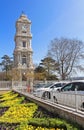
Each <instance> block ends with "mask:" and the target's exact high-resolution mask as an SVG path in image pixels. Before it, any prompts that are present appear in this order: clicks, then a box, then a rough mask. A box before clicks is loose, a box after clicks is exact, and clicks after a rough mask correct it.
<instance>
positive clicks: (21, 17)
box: [17, 12, 31, 23]
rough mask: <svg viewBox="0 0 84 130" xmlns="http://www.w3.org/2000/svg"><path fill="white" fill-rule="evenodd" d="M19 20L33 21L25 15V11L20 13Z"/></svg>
mask: <svg viewBox="0 0 84 130" xmlns="http://www.w3.org/2000/svg"><path fill="white" fill-rule="evenodd" d="M17 22H27V23H31V21H30V20H29V19H28V18H27V15H25V14H24V13H23V12H22V14H21V15H20V18H19V19H18V20H17Z"/></svg>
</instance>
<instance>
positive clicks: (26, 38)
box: [14, 14, 34, 80]
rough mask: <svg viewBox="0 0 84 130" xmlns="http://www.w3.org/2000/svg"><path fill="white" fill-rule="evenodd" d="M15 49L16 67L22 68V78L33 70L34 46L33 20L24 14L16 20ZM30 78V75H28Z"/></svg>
mask: <svg viewBox="0 0 84 130" xmlns="http://www.w3.org/2000/svg"><path fill="white" fill-rule="evenodd" d="M14 40H15V49H14V68H16V69H18V70H20V80H22V75H23V74H24V73H25V74H26V75H27V73H29V72H33V70H34V67H33V61H32V54H33V51H32V48H31V40H32V34H31V21H30V20H29V19H28V18H27V16H26V15H24V14H22V15H21V16H20V18H19V19H18V20H17V21H16V34H15V38H14ZM27 78H28V77H27Z"/></svg>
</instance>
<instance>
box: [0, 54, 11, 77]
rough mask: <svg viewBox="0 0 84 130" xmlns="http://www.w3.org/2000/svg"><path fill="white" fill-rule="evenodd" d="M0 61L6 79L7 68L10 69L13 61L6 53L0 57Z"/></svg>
mask: <svg viewBox="0 0 84 130" xmlns="http://www.w3.org/2000/svg"><path fill="white" fill-rule="evenodd" d="M1 59H2V62H1V63H0V65H2V71H5V72H6V79H7V76H8V75H7V72H8V71H9V70H12V66H13V61H12V60H11V57H9V56H8V55H4V56H3V57H2V58H1Z"/></svg>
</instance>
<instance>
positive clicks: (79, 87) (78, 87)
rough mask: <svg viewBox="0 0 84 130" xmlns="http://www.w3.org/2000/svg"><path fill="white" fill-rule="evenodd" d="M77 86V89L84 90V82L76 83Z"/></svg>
mask: <svg viewBox="0 0 84 130" xmlns="http://www.w3.org/2000/svg"><path fill="white" fill-rule="evenodd" d="M75 88H77V91H84V83H81V82H78V83H75Z"/></svg>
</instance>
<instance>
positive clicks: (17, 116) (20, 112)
mask: <svg viewBox="0 0 84 130" xmlns="http://www.w3.org/2000/svg"><path fill="white" fill-rule="evenodd" d="M36 109H37V105H36V104H34V103H32V105H30V106H29V107H27V105H25V104H19V105H16V106H12V107H10V108H9V109H8V111H6V112H5V114H4V115H3V116H2V117H1V118H0V122H9V123H20V122H26V121H28V120H29V119H30V118H32V117H33V114H34V112H35V111H36ZM9 117H10V118H9Z"/></svg>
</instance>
